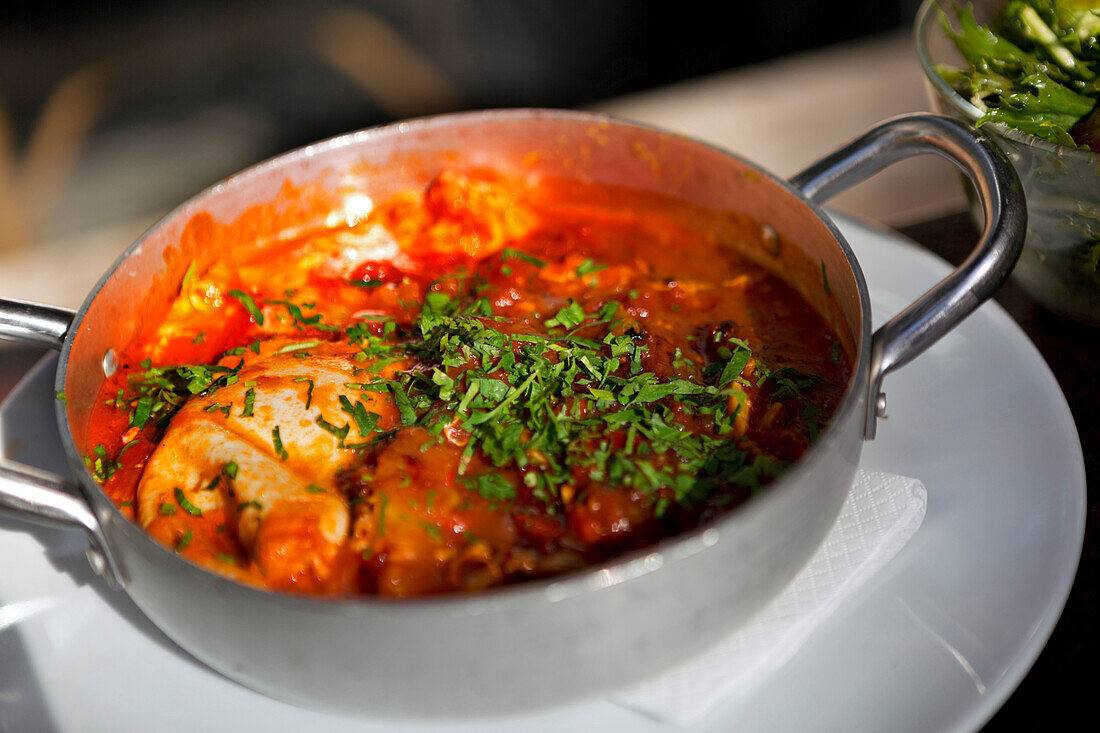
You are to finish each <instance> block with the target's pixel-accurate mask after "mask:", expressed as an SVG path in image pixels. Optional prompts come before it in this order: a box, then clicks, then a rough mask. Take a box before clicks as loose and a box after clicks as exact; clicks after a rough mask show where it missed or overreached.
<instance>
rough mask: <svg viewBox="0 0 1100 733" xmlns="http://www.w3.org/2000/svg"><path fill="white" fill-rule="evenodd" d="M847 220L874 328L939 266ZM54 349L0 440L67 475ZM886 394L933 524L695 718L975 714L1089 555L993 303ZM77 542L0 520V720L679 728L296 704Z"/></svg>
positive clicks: (600, 719)
mask: <svg viewBox="0 0 1100 733" xmlns="http://www.w3.org/2000/svg"><path fill="white" fill-rule="evenodd" d="M838 220H839V223H840V226H841V229H842V230H843V231H844V232H845V234H846V236H847V237H848V238H849V241H850V242H851V244H852V247H853V249H854V250H855V252H856V254H857V256H858V257H859V260H860V262H861V263H862V265H863V267H864V270H865V272H866V275H867V281H868V282H869V283H870V287H871V301H872V304H873V307H874V310H875V313H876V319H875V320H876V323H881V322H882V321H884V320H885V318H886V317H888V316H889V315H892V314H893V313H894V312H896V311H897V310H899V309H900V308H901V307H903V306H904V305H906V304H908V303H909V302H910V301H912V300H913V299H914V298H915V297H916V296H918V295H919V294H920V293H921V292H923V290H925V289H927V287H928V286H930V285H931V284H932V283H934V282H935V281H937V280H939V279H940V278H941V277H943V276H944V275H945V274H946V273H947V271H948V267H947V265H946V264H945V263H944V262H943V261H941V260H939V259H938V258H936V257H934V256H932V255H930V254H928V253H927V252H925V251H923V250H921V249H919V248H917V247H915V246H913V245H911V244H909V243H907V242H905V241H903V240H902V239H900V238H899V237H898V236H897V235H894V234H889V233H883V232H879V231H875V230H873V229H870V228H868V227H866V226H864V225H862V224H858V223H855V222H852V221H849V220H845V219H838ZM54 364H55V360H54V358H53V357H50V358H49V359H47V360H45V361H44V362H43V363H42V364H40V365H39V366H38V367H37V368H36V370H35V371H34V372H33V373H32V374H31V375H30V376H28V378H27V379H26V380H24V382H23V383H22V384H21V385H20V386H19V387H18V388H17V389H16V390H15V391H14V392H13V393H12V394H11V395H10V397H9V399H8V400H7V401H6V402H5V403H4V405H3V407H2V409H0V446H2V450H3V455H4V456H6V457H7V458H8V459H9V460H17V461H21V462H25V463H30V464H33V465H37V466H39V467H41V468H47V469H52V470H54V471H62V470H64V468H63V467H64V465H65V462H64V459H63V457H62V452H61V449H60V447H59V445H58V441H57V439H56V431H57V427H56V424H55V423H54V420H53V416H52V410H51V409H50V402H51V400H52V399H53V386H52V384H53V371H54ZM886 392H887V395H888V399H889V405H888V406H889V415H890V417H889V419H888V420H887V421H886V422H884V423H882V424H880V427H879V435H878V439H877V440H876V441H875V442H874V443H871V444H869V445H868V446H867V447H866V451H865V453H864V460H863V466H864V467H865V468H868V469H876V470H882V471H890V472H893V473H899V474H904V475H909V476H914V477H917V478H919V479H921V480H922V481H923V482H924V484H925V486H926V487H927V489H928V514H927V516H926V517H925V520H924V524H923V526H922V527H921V528H920V530H919V531H918V532H917V534H916V535H915V536H914V537H913V539H912V540H910V542H909V543H908V545H907V546H906V547H904V548H903V549H902V551H901V553H900V554H899V555H898V556H897V557H896V558H895V559H894V560H893V561H892V562H891V563H890V564H889V565H887V567H886V568H884V570H883V571H882V572H880V573H879V575H878V576H876V577H875V578H873V579H872V580H871V581H870V582H869V583H867V584H866V585H865V586H864V587H863V588H862V590H861V591H860V592H859V593H858V594H856V595H855V596H853V597H851V598H849V599H848V600H847V601H846V602H845V603H844V604H843V605H842V606H841V607H840V608H839V609H838V610H837V611H836V613H834V614H833V616H832V617H830V618H829V619H827V620H826V621H825V622H824V623H823V624H822V626H821V627H820V629H819V631H818V632H817V633H816V634H815V635H814V636H813V637H811V639H810V640H809V641H808V642H807V643H806V645H805V646H804V647H803V648H802V649H801V651H799V653H798V654H797V655H795V657H794V658H793V659H792V660H791V661H790V662H788V663H787V664H786V665H784V666H783V667H781V668H780V669H779V670H778V671H777V672H775V673H774V674H772V675H771V677H770V678H767V679H764V680H762V681H761V682H760V684H759V685H758V686H757V688H756V689H755V690H753V691H752V692H751V693H750V694H748V695H746V696H744V697H743V698H741V699H740V700H738V701H737V702H736V703H735V704H731V705H727V706H726V707H724V708H719V710H718V711H717V712H715V713H714V714H712V715H711V716H709V717H707V718H706V719H704V720H703V721H702V722H701V723H700V724H699V725H697V726H695V727H694V728H693V730H697V731H728V730H733V729H735V728H736V729H740V730H752V731H770V730H814V731H818V732H820V733H823V732H825V731H844V732H845V733H848V731H851V730H929V731H931V730H974V729H976V728H978V727H979V726H980V725H981V724H982V723H984V722H985V721H986V720H987V719H988V718H989V717H990V716H991V715H992V714H993V713H994V712H995V711H996V710H997V708H998V707H1000V705H1001V704H1002V703H1003V702H1004V700H1005V699H1006V698H1007V697H1008V695H1009V694H1011V692H1012V690H1014V689H1015V687H1016V685H1017V684H1018V683H1019V681H1020V680H1021V679H1022V678H1023V676H1024V675H1025V674H1026V672H1027V670H1028V669H1029V668H1030V666H1031V664H1032V662H1033V661H1034V660H1035V658H1036V657H1037V656H1038V654H1039V652H1040V650H1041V649H1042V647H1043V645H1044V644H1045V643H1046V640H1047V638H1048V636H1049V635H1050V632H1051V630H1052V629H1053V627H1054V624H1055V621H1057V618H1058V616H1059V614H1060V613H1061V610H1062V607H1063V605H1064V603H1065V600H1066V596H1067V594H1068V593H1069V588H1070V585H1071V583H1072V580H1073V576H1074V573H1075V572H1076V568H1077V560H1078V557H1079V556H1080V551H1081V541H1082V537H1083V534H1084V520H1085V478H1084V464H1083V461H1082V456H1081V448H1080V443H1079V441H1078V438H1077V431H1076V428H1075V426H1074V424H1073V420H1072V418H1071V416H1070V412H1069V410H1068V408H1067V406H1066V402H1065V398H1064V397H1063V396H1062V393H1061V391H1060V390H1059V388H1058V385H1057V383H1056V382H1055V380H1054V377H1053V376H1052V375H1051V373H1050V371H1049V369H1048V368H1047V366H1046V364H1045V363H1044V362H1043V360H1042V358H1041V357H1040V356H1039V353H1038V352H1037V351H1036V350H1035V348H1034V346H1032V344H1031V342H1030V341H1028V339H1027V337H1026V336H1025V335H1024V334H1023V333H1022V332H1021V331H1020V329H1019V328H1018V327H1017V326H1016V325H1015V324H1014V323H1013V322H1012V320H1011V319H1010V318H1009V317H1008V315H1007V314H1005V312H1004V311H1003V310H1001V309H1000V308H999V307H998V306H996V305H994V304H987V305H985V306H983V307H982V308H981V309H980V310H979V311H978V312H977V313H975V314H974V315H973V316H972V317H971V318H970V319H969V320H968V321H967V322H966V323H964V324H963V325H962V326H961V327H960V328H959V329H957V330H956V331H955V332H953V333H952V334H950V335H949V336H947V337H946V338H945V339H944V340H943V341H941V342H940V343H938V344H937V345H936V346H935V347H933V348H932V349H931V350H930V351H929V352H928V353H926V354H925V355H923V356H922V357H920V358H919V359H917V360H916V361H915V362H913V363H912V364H910V365H908V366H907V367H905V368H904V369H902V370H901V371H899V372H897V373H895V374H893V375H891V376H890V377H888V378H887V381H886ZM83 547H84V541H83V538H82V537H81V536H80V535H79V534H76V533H73V532H67V531H57V530H49V529H43V528H41V527H31V526H30V525H26V524H22V523H19V522H16V521H13V520H10V519H7V518H0V728H2V729H4V730H11V731H25V730H26V731H29V730H34V731H49V730H62V731H69V730H81V731H97V730H103V731H108V730H109V731H114V732H116V733H122V732H123V731H146V730H158V731H163V732H164V733H168V732H170V731H181V732H183V731H186V733H194V731H200V730H203V731H209V730H242V729H243V730H266V731H272V732H275V731H298V730H326V731H345V730H347V731H350V730H356V731H378V730H391V729H397V730H401V731H419V730H428V731H439V732H449V731H502V732H503V731H508V732H509V733H513V732H518V733H524V732H533V731H551V730H565V731H574V730H602V731H612V730H624V731H642V732H644V731H660V730H677V729H675V728H670V727H669V726H666V725H663V724H661V723H658V722H656V721H653V720H650V719H648V718H645V717H642V716H640V715H639V714H637V713H635V712H632V711H630V710H627V709H625V708H622V707H619V706H617V705H615V704H612V703H610V702H591V703H584V704H579V705H572V706H568V707H563V708H559V709H556V710H551V711H546V712H541V713H538V714H534V715H529V716H524V717H519V718H508V719H499V718H498V719H490V720H480V721H465V722H463V723H458V724H444V723H401V724H394V723H391V722H387V721H380V720H370V719H357V718H346V717H337V716H332V715H328V714H323V713H317V712H311V711H307V710H301V709H298V708H294V707H290V706H288V705H285V704H283V703H279V702H275V701H273V700H269V699H267V698H265V697H262V696H260V695H259V694H257V693H254V692H252V691H250V690H247V689H245V688H243V687H241V686H239V685H237V684H235V683H233V682H230V681H228V680H227V679H225V678H224V677H222V676H220V675H219V674H217V673H216V672H213V671H211V670H210V669H208V668H206V667H204V666H203V665H202V664H201V663H199V662H197V661H195V660H194V659H192V658H191V657H190V656H188V655H187V654H186V653H185V652H183V651H182V650H180V649H179V648H178V647H177V646H176V645H175V644H174V643H173V642H171V641H170V640H168V638H167V637H165V636H164V635H163V634H161V633H160V632H159V631H158V630H157V629H156V628H155V627H153V626H152V624H151V623H150V622H148V621H147V620H146V619H145V618H144V617H143V616H142V615H141V613H140V612H139V611H138V610H137V608H136V607H135V606H134V605H133V604H132V603H130V602H129V600H128V599H127V598H126V596H124V595H122V594H119V593H112V592H111V591H109V590H107V589H106V588H105V587H104V586H103V585H102V583H100V582H98V580H97V579H95V578H94V577H93V576H92V574H91V572H90V570H89V569H88V567H87V563H86V562H85V561H84V558H83V555H82V551H83ZM378 663H379V664H385V660H379V662H378ZM532 684H537V681H535V680H532Z"/></svg>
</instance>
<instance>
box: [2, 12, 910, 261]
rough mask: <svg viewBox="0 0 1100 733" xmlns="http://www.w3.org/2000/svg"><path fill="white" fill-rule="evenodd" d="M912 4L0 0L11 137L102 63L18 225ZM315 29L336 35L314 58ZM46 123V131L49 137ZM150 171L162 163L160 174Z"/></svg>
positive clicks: (149, 201) (103, 210)
mask: <svg viewBox="0 0 1100 733" xmlns="http://www.w3.org/2000/svg"><path fill="white" fill-rule="evenodd" d="M917 4H918V0H848V1H847V2H820V0H768V1H766V2H759V1H757V2H751V3H747V2H723V3H699V2H631V1H626V0H624V1H616V2H611V1H608V0H554V1H553V2H537V3H536V2H514V1H513V0H437V1H434V2H428V1H427V0H404V1H399V0H389V1H382V0H350V1H345V2H331V1H329V0H320V1H318V2H288V1H286V0H282V1H279V0H276V1H275V2H256V1H255V0H236V1H235V2H209V1H202V0H192V1H190V2H182V1H180V0H156V1H153V2H137V1H135V0H115V1H114V2H102V3H83V2H72V1H70V2H64V3H54V4H43V3H32V2H16V3H7V4H5V5H4V8H3V9H2V10H0V146H2V145H3V144H4V137H5V136H6V138H7V140H8V147H9V148H10V147H14V149H15V150H16V151H17V154H18V153H19V152H20V151H23V152H25V151H26V150H27V149H28V148H29V147H31V145H32V142H33V140H34V136H35V134H36V133H41V132H42V131H43V130H44V129H47V128H48V125H46V119H47V114H46V111H47V110H48V109H49V105H50V102H51V100H52V101H54V102H56V101H57V95H58V92H59V90H61V89H63V88H64V85H65V84H66V83H67V82H68V83H70V87H71V86H72V83H73V81H74V79H76V80H78V81H83V82H88V79H87V78H84V77H86V76H87V72H89V71H90V70H95V71H96V72H97V73H100V74H101V75H102V78H100V79H98V80H97V81H96V83H94V84H90V85H87V86H88V87H89V88H86V89H84V91H83V94H84V95H85V96H84V97H81V96H80V95H81V93H80V92H73V90H72V89H71V88H70V89H69V91H70V92H71V94H70V95H69V96H70V99H68V100H67V101H68V103H69V104H76V105H77V106H79V107H80V108H81V109H83V110H85V113H84V114H85V115H87V116H89V117H90V119H84V116H82V115H69V121H68V122H67V123H64V124H62V125H61V127H64V125H65V124H67V125H68V128H66V129H67V130H68V133H67V134H68V135H69V137H70V139H73V140H75V141H76V145H75V147H76V152H75V153H73V154H72V155H75V159H72V160H69V159H65V160H62V161H61V162H54V168H53V169H47V171H46V173H45V174H43V177H45V178H46V180H47V183H48V182H49V181H54V180H56V181H61V180H63V181H64V186H63V191H62V193H60V194H57V196H55V197H54V199H51V200H50V202H49V203H48V206H49V208H50V210H51V211H54V212H57V215H55V216H51V217H39V219H40V220H41V221H40V222H37V223H36V222H31V223H30V224H29V225H28V226H30V227H31V229H32V230H33V231H32V234H33V235H34V236H38V237H45V238H49V237H53V236H58V235H65V234H67V233H71V232H74V231H81V230H82V229H85V228H87V227H89V226H93V227H94V226H96V225H99V224H102V223H104V222H107V221H110V220H112V219H114V220H117V219H118V218H121V217H127V216H135V215H140V214H142V213H145V212H146V211H148V210H158V209H162V208H165V207H168V206H171V205H174V204H175V203H177V202H178V201H181V200H184V199H186V198H188V197H189V196H190V195H191V194H193V193H194V192H195V191H198V190H201V189H202V188H204V187H205V186H206V185H208V184H210V183H212V182H215V181H217V180H220V179H221V178H222V177H224V176H225V175H227V174H229V173H231V172H234V171H236V170H239V169H240V168H243V167H245V166H247V165H249V164H251V163H253V162H256V161H258V160H261V159H264V158H267V157H270V156H271V155H274V154H276V153H279V152H282V151H284V150H287V149H290V148H293V147H297V146H299V145H302V144H305V143H308V142H312V141H314V140H317V139H321V138H324V137H328V136H331V135H335V134H338V133H341V132H345V131H347V130H351V129H356V128H360V127H366V126H370V125H374V124H377V123H381V122H385V121H389V120H392V119H398V118H406V117H411V116H417V115H420V114H427V113H434V112H442V111H449V110H455V109H469V108H484V107H508V106H540V107H575V106H581V105H584V104H587V103H591V102H595V101H597V100H602V99H606V98H608V97H613V96H617V95H621V94H625V93H629V92H634V91H639V90H644V89H649V88H652V87H655V86H660V85H664V84H668V83H671V82H675V81H678V80H682V79H687V78H691V77H695V76H700V75H704V74H708V73H712V72H716V71H720V70H725V69H730V68H734V67H737V66H740V65H743V64H747V63H751V62H756V61H760V60H763V59H768V58H773V57H777V56H782V55H784V54H789V53H792V52H797V51H802V50H805V49H809V48H813V47H819V46H823V45H829V44H835V43H838V42H841V41H845V40H848V39H852V38H857V37H860V36H865V35H869V34H873V33H877V32H881V31H885V30H888V29H893V28H902V27H908V26H909V25H910V24H911V23H912V20H913V17H914V15H915V12H916V6H917ZM349 18H351V20H352V21H354V22H348V21H349ZM370 23H375V24H381V25H383V26H384V27H385V28H387V29H389V31H391V32H392V33H393V34H395V35H396V36H397V37H399V38H401V39H403V41H404V42H405V43H407V44H408V46H409V47H411V49H413V51H414V52H415V53H416V54H418V55H419V56H420V57H421V59H422V60H423V61H425V62H426V63H427V64H428V65H429V66H430V67H432V68H433V69H434V70H436V71H437V72H439V73H440V75H441V76H442V77H443V80H444V82H445V85H446V89H445V90H444V91H442V92H441V90H439V89H428V90H423V89H418V88H416V87H415V85H407V87H406V88H405V89H402V88H401V86H402V84H403V83H404V76H403V75H404V74H406V73H407V71H408V68H407V65H406V64H403V63H402V60H401V59H400V58H398V57H395V56H394V55H392V54H391V55H387V54H386V53H384V52H377V53H375V52H376V51H377V49H378V47H379V45H378V43H377V39H376V38H375V36H374V35H373V34H372V33H369V32H366V31H369V30H370V29H369V28H365V27H364V26H366V25H369V24H370ZM334 25H335V26H336V27H339V28H341V29H342V31H341V32H340V34H339V38H337V37H336V35H335V34H334V32H333V27H334ZM326 46H337V48H330V49H329V50H328V52H327V53H328V54H329V57H328V58H325V57H324V55H325V51H323V50H322V49H324V48H325V47H326ZM333 55H335V56H337V57H338V58H337V59H336V61H335V64H334V62H333V59H332V56H333ZM81 72H84V77H81ZM357 75H358V76H360V77H363V76H366V77H369V78H371V79H373V80H375V82H376V86H377V84H378V83H384V82H385V80H386V79H387V78H388V79H390V80H391V82H392V84H393V85H395V86H396V87H397V94H396V95H395V94H392V93H391V94H390V97H391V98H390V99H388V100H387V99H383V98H380V96H379V95H378V94H374V93H372V92H371V90H370V89H366V88H364V85H363V84H362V83H360V81H359V80H357V78H356V76H357ZM402 92H404V93H405V94H404V96H405V98H404V99H400V100H399V101H398V102H397V103H395V102H394V97H400V96H401V93H402ZM62 97H64V95H62ZM74 99H78V100H81V101H80V102H74ZM89 99H90V101H91V103H88V101H89ZM88 110H93V111H90V112H89V111H88ZM63 116H64V115H63ZM4 117H6V131H5V129H4V127H5V125H4V124H3V123H4V122H5V119H4ZM57 128H58V126H57V125H55V126H54V128H50V130H52V131H53V132H54V134H55V135H59V136H60V137H61V138H63V139H65V138H64V135H65V134H66V131H65V130H61V131H60V132H58V129H57ZM57 147H58V149H59V150H66V148H65V147H64V145H60V144H59V145H58V146H57ZM2 162H3V161H2V156H0V164H2ZM36 162H37V160H36ZM62 168H63V170H62ZM166 169H167V170H170V171H173V173H174V176H172V177H171V178H168V177H166V176H164V175H163V171H164V170H166ZM62 173H63V174H64V175H61V174H62ZM2 174H3V170H2V166H0V175H2ZM51 176H53V178H51ZM58 185H61V184H58ZM46 188H47V189H48V188H49V186H46ZM51 191H52V190H51ZM58 197H60V199H61V203H60V204H59V203H57V201H56V199H57V198H58ZM43 206H47V204H46V203H44V204H43ZM38 225H40V226H38ZM32 240H33V237H32Z"/></svg>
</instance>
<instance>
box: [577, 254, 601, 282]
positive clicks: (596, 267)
mask: <svg viewBox="0 0 1100 733" xmlns="http://www.w3.org/2000/svg"><path fill="white" fill-rule="evenodd" d="M606 269H607V265H603V264H598V263H596V262H595V261H593V260H592V259H591V258H588V259H586V260H585V261H584V262H582V263H581V264H579V265H577V269H576V273H577V277H584V276H585V275H591V274H592V273H593V272H599V271H600V270H606Z"/></svg>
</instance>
